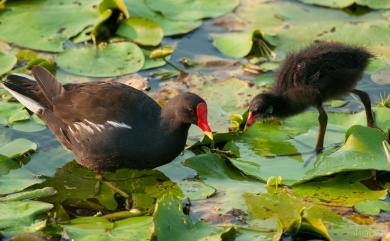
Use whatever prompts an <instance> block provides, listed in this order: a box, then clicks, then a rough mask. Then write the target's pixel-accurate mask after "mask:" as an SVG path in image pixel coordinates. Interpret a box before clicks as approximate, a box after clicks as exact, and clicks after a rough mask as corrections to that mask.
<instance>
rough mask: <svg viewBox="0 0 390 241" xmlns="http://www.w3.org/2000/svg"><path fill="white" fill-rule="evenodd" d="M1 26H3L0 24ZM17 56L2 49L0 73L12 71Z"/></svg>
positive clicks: (0, 53)
mask: <svg viewBox="0 0 390 241" xmlns="http://www.w3.org/2000/svg"><path fill="white" fill-rule="evenodd" d="M0 28H1V26H0ZM16 61H17V59H16V57H15V56H14V55H11V54H7V53H4V52H1V51H0V75H3V74H5V73H7V72H8V71H10V70H11V69H12V68H13V67H14V65H15V64H16Z"/></svg>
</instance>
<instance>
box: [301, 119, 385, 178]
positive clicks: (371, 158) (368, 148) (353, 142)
mask: <svg viewBox="0 0 390 241" xmlns="http://www.w3.org/2000/svg"><path fill="white" fill-rule="evenodd" d="M384 138H385V137H384V135H383V133H382V132H380V131H379V130H377V129H373V128H367V127H362V126H353V127H351V128H350V129H349V130H348V132H347V136H346V142H345V143H344V145H343V146H342V147H341V148H340V149H338V150H337V151H336V152H334V153H332V154H330V155H328V156H324V157H323V159H322V160H318V161H317V162H316V164H315V168H313V169H312V170H309V171H307V172H306V174H305V178H304V179H303V180H308V179H312V178H313V177H319V176H325V175H329V174H334V173H337V172H343V171H351V170H383V171H390V165H389V163H388V161H387V157H386V154H385V152H384V149H383V145H382V142H383V140H384Z"/></svg>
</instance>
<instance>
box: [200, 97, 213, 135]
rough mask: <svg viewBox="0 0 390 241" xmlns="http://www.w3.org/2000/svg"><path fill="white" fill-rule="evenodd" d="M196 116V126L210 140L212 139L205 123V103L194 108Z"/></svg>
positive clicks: (207, 124)
mask: <svg viewBox="0 0 390 241" xmlns="http://www.w3.org/2000/svg"><path fill="white" fill-rule="evenodd" d="M196 114H197V116H198V126H199V128H200V129H201V130H202V131H203V132H204V134H205V135H206V136H208V137H209V138H210V139H211V140H212V139H213V133H212V132H211V129H210V127H209V123H208V122H207V104H206V103H205V102H202V103H199V104H198V105H197V106H196Z"/></svg>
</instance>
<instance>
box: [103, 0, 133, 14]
mask: <svg viewBox="0 0 390 241" xmlns="http://www.w3.org/2000/svg"><path fill="white" fill-rule="evenodd" d="M107 9H119V10H120V11H121V12H122V13H123V14H124V15H125V17H126V18H128V17H129V10H128V9H127V7H126V5H125V4H124V2H123V0H103V1H101V2H100V3H99V10H100V12H104V11H106V10H107Z"/></svg>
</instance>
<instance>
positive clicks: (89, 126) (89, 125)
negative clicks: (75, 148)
mask: <svg viewBox="0 0 390 241" xmlns="http://www.w3.org/2000/svg"><path fill="white" fill-rule="evenodd" d="M107 125H110V126H112V127H114V128H126V129H133V128H132V127H131V126H129V125H127V124H125V123H123V122H116V121H106V122H105V123H104V124H96V123H93V122H91V121H89V120H87V119H84V121H82V122H75V123H73V126H74V127H75V128H76V130H73V129H72V127H71V126H69V127H68V129H69V130H70V132H71V133H72V135H73V136H75V132H76V131H81V130H86V131H87V132H89V133H90V134H94V130H97V131H99V132H103V130H104V129H105V128H107Z"/></svg>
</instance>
